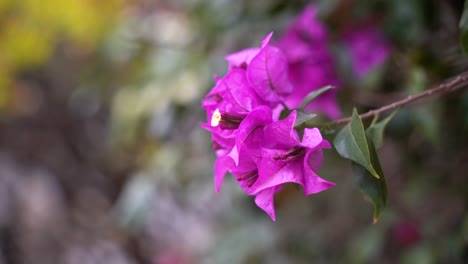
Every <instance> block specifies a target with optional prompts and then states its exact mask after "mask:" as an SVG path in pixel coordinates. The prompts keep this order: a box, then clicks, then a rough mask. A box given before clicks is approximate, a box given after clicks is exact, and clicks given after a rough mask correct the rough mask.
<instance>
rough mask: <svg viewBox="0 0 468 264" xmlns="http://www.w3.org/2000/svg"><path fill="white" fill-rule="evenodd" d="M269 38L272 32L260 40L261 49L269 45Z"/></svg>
mask: <svg viewBox="0 0 468 264" xmlns="http://www.w3.org/2000/svg"><path fill="white" fill-rule="evenodd" d="M271 37H273V32H270V34H268V35H267V36H266V37H265V38H264V39H262V42H261V43H262V48H264V47H265V46H267V45H268V43H270V40H271Z"/></svg>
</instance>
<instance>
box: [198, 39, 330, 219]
mask: <svg viewBox="0 0 468 264" xmlns="http://www.w3.org/2000/svg"><path fill="white" fill-rule="evenodd" d="M271 36H272V34H271V33H270V34H269V35H268V36H267V37H266V38H265V39H264V40H263V41H262V45H261V47H260V48H253V49H247V50H243V51H240V52H237V53H234V54H231V55H228V56H227V57H226V59H227V61H228V63H229V71H228V73H227V74H226V75H225V76H224V77H223V78H220V79H219V78H218V79H217V80H216V84H215V86H214V88H213V89H212V90H211V91H210V92H209V93H208V95H207V96H206V97H205V99H204V100H203V108H204V109H205V110H206V112H207V119H208V120H209V123H206V124H202V126H203V127H204V128H205V129H207V130H208V131H210V132H211V133H212V138H213V143H214V149H215V151H216V154H217V159H216V162H215V187H216V190H217V191H219V190H220V187H221V182H222V181H223V178H224V176H225V175H226V173H228V172H229V173H231V174H232V175H233V176H234V177H235V179H236V180H237V182H238V183H239V185H240V186H241V188H242V189H243V190H244V191H245V192H246V193H247V194H248V195H253V196H255V203H256V204H257V205H258V206H259V207H260V208H261V209H263V210H264V211H265V212H266V213H267V214H268V215H269V216H270V217H271V218H272V219H273V220H275V210H274V203H273V197H274V194H275V193H276V192H278V191H279V190H280V189H281V186H282V185H283V184H284V183H296V184H299V185H301V186H302V187H303V189H304V194H305V195H309V194H312V193H317V192H320V191H323V190H325V189H328V188H330V187H332V186H333V185H334V184H333V183H331V182H328V181H325V180H323V179H321V178H320V177H318V176H317V174H316V171H317V169H318V168H319V166H320V164H321V162H322V149H323V148H329V147H330V145H329V143H328V142H327V141H326V140H324V139H323V138H322V136H321V134H320V131H319V130H318V129H317V128H306V129H305V130H304V133H303V137H302V140H301V139H300V137H299V135H298V133H297V131H296V130H295V129H294V124H295V122H296V117H297V113H296V111H291V112H290V114H289V115H288V116H287V117H286V118H284V119H281V120H280V119H279V114H278V113H279V111H278V109H282V108H283V106H282V103H284V102H285V100H286V99H287V98H288V96H290V95H291V94H292V93H293V91H294V89H293V87H294V86H293V84H292V83H291V80H290V79H289V77H288V59H287V57H286V55H285V54H284V52H283V51H282V50H281V49H279V48H278V47H275V46H273V45H271V44H269V42H270V39H271Z"/></svg>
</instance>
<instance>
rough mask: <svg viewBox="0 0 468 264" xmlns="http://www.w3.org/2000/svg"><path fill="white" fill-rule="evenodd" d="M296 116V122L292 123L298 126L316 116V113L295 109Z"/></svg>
mask: <svg viewBox="0 0 468 264" xmlns="http://www.w3.org/2000/svg"><path fill="white" fill-rule="evenodd" d="M296 111H297V117H296V123H294V127H298V126H300V125H302V124H303V123H305V122H307V121H309V120H311V119H312V118H314V117H316V116H317V115H316V114H309V113H306V112H304V110H301V109H297V110H296Z"/></svg>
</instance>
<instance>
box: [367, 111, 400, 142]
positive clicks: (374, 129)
mask: <svg viewBox="0 0 468 264" xmlns="http://www.w3.org/2000/svg"><path fill="white" fill-rule="evenodd" d="M398 111H399V110H396V111H394V112H393V113H392V114H391V115H389V116H388V117H387V118H385V119H384V120H382V121H380V122H378V123H377V124H374V125H371V126H370V127H368V128H367V129H366V133H367V135H369V138H370V140H372V142H373V143H374V145H375V147H376V148H377V149H379V148H380V147H382V145H383V135H384V131H385V127H387V125H388V123H390V120H392V119H393V117H394V116H395V115H396V114H397V113H398Z"/></svg>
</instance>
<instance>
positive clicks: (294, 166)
mask: <svg viewBox="0 0 468 264" xmlns="http://www.w3.org/2000/svg"><path fill="white" fill-rule="evenodd" d="M295 120H296V112H295V111H293V112H292V113H291V114H290V115H289V116H288V117H287V118H286V119H284V120H279V121H276V122H273V123H271V124H270V125H268V126H266V128H265V131H264V133H265V135H275V136H274V137H268V136H267V137H264V142H263V149H262V159H261V162H260V164H259V167H258V173H259V178H258V180H257V181H256V183H255V184H254V185H253V186H252V188H253V190H252V192H253V193H256V192H258V191H261V190H263V189H265V188H270V187H273V186H277V185H280V184H283V183H286V182H292V183H297V184H299V185H301V186H302V187H303V189H304V194H305V195H310V194H313V193H317V192H321V191H323V190H326V189H328V188H330V187H333V186H334V184H333V183H331V182H328V181H326V180H323V179H322V178H320V177H319V176H318V175H317V174H316V171H317V169H318V168H319V167H320V165H321V163H322V159H323V157H322V149H323V148H330V144H329V143H328V141H326V140H325V139H323V138H322V135H321V134H320V131H319V130H318V129H317V128H306V129H305V130H304V135H303V138H302V141H301V140H300V139H299V135H298V133H297V131H296V130H295V129H294V122H295Z"/></svg>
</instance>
